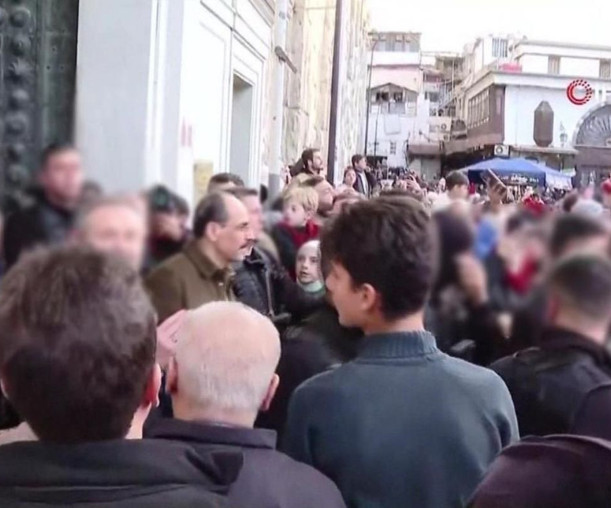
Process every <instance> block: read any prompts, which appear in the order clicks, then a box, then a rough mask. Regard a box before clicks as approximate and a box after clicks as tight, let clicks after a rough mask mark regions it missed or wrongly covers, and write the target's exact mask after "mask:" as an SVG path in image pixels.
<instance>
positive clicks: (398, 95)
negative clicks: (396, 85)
mask: <svg viewBox="0 0 611 508" xmlns="http://www.w3.org/2000/svg"><path fill="white" fill-rule="evenodd" d="M392 100H393V101H395V102H403V92H394V93H393V94H392Z"/></svg>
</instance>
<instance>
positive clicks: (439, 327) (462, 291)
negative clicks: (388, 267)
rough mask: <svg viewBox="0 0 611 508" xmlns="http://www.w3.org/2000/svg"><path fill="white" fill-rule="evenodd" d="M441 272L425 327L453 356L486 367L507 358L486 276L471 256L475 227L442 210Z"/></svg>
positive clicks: (439, 226) (438, 226)
mask: <svg viewBox="0 0 611 508" xmlns="http://www.w3.org/2000/svg"><path fill="white" fill-rule="evenodd" d="M434 221H435V225H436V229H437V233H438V238H439V255H440V258H439V272H438V274H437V280H436V282H435V285H434V287H433V291H432V294H431V299H430V302H429V305H428V307H427V309H426V315H425V326H426V328H427V330H429V331H431V332H432V333H433V334H434V335H435V337H436V338H437V343H438V347H439V348H440V349H441V350H442V351H444V352H447V353H449V354H451V355H452V356H456V357H459V358H462V359H465V360H469V361H472V362H475V363H477V364H480V365H487V364H488V363H490V362H491V361H492V360H494V359H495V358H499V357H501V356H503V353H504V350H503V343H504V336H503V330H502V328H501V326H500V323H499V320H498V316H497V315H496V313H495V312H494V311H493V309H492V307H491V305H490V300H489V297H488V292H487V283H486V273H485V270H484V268H483V267H482V265H481V263H479V261H477V259H476V258H475V256H474V254H473V247H474V232H473V228H472V226H471V224H470V223H469V222H468V221H467V220H466V219H465V218H463V217H462V216H460V215H457V214H456V213H454V212H452V211H443V212H438V213H436V214H435V215H434Z"/></svg>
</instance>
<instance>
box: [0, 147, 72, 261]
mask: <svg viewBox="0 0 611 508" xmlns="http://www.w3.org/2000/svg"><path fill="white" fill-rule="evenodd" d="M38 182H39V184H40V190H39V191H37V192H36V196H35V197H36V202H35V203H34V204H33V205H32V206H29V207H27V208H25V209H23V210H20V211H17V212H15V213H13V214H12V215H10V216H9V217H8V219H7V221H6V228H5V232H4V256H5V260H6V265H7V267H9V268H10V267H11V266H12V265H13V264H15V263H16V262H17V260H18V259H19V256H20V255H21V253H22V252H24V251H26V250H30V249H32V248H33V247H36V246H37V245H52V244H58V243H61V242H63V241H64V240H65V239H66V237H67V236H68V234H69V232H70V230H71V229H72V225H73V221H74V214H75V209H76V207H77V206H78V204H79V200H80V197H81V192H82V189H83V168H82V164H81V157H80V155H79V153H78V152H77V151H76V149H75V148H73V147H72V146H71V145H59V144H54V145H51V146H49V147H48V148H47V149H46V150H45V152H44V154H43V157H42V165H41V169H40V173H39V177H38Z"/></svg>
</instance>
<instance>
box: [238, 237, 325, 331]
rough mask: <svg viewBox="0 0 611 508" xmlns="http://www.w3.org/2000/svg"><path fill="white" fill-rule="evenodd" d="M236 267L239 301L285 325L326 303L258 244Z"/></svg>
mask: <svg viewBox="0 0 611 508" xmlns="http://www.w3.org/2000/svg"><path fill="white" fill-rule="evenodd" d="M235 271H236V274H235V279H234V286H233V290H234V293H235V295H236V298H237V299H238V301H240V302H242V303H244V304H246V305H248V306H249V307H252V308H253V309H255V310H256V311H258V312H260V313H261V314H263V315H264V316H267V317H268V318H270V319H271V320H272V321H273V322H274V323H276V324H277V325H278V326H280V327H281V328H284V327H285V326H286V325H288V324H289V322H290V321H291V320H292V319H297V320H299V319H300V318H302V317H304V316H307V315H308V314H310V313H311V312H313V311H315V310H316V309H317V308H319V307H320V306H321V305H322V304H323V300H322V298H320V297H316V296H311V295H309V294H308V293H306V292H305V291H303V290H302V289H301V288H300V287H299V286H298V285H297V283H296V282H295V281H294V280H293V279H291V278H290V277H289V274H288V273H287V272H286V270H285V269H284V268H283V267H282V265H281V264H280V263H279V262H278V261H277V260H275V259H274V258H273V257H272V256H271V255H269V254H268V253H267V252H266V251H265V250H263V249H260V248H258V247H254V248H253V249H252V252H251V253H250V254H249V255H248V256H247V257H246V258H245V259H244V261H242V262H241V263H239V264H238V265H237V267H236V270H235Z"/></svg>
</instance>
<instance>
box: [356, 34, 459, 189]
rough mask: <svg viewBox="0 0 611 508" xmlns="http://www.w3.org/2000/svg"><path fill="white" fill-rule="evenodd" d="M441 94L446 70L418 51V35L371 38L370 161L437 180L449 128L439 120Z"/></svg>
mask: <svg viewBox="0 0 611 508" xmlns="http://www.w3.org/2000/svg"><path fill="white" fill-rule="evenodd" d="M445 91H446V83H445V75H444V70H443V69H441V68H438V67H437V66H436V56H435V55H434V54H427V53H424V52H422V51H421V49H420V34H418V33H413V32H406V33H396V32H389V33H375V34H373V36H372V54H371V86H370V89H369V94H368V105H369V115H368V120H367V122H366V124H365V130H366V139H367V155H368V156H369V158H370V161H371V162H373V163H383V164H386V165H388V166H389V167H391V168H408V167H409V168H410V169H413V170H415V171H417V172H419V173H422V174H423V175H426V176H427V177H430V178H433V177H434V176H437V174H438V173H439V170H440V154H441V148H442V146H443V145H442V143H441V142H442V141H443V140H444V139H446V138H447V139H449V132H450V126H451V120H450V119H449V118H447V117H445V116H443V114H444V110H443V108H442V101H443V100H445V95H444V94H445Z"/></svg>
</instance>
